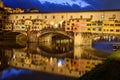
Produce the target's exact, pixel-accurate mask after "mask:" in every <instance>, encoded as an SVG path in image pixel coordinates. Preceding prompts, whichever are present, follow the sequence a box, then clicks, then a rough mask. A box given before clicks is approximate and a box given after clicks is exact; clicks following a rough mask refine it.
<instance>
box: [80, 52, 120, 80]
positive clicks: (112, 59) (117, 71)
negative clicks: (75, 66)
mask: <svg viewBox="0 0 120 80" xmlns="http://www.w3.org/2000/svg"><path fill="white" fill-rule="evenodd" d="M79 80H120V51H116V52H115V53H113V54H112V55H111V56H109V57H108V58H107V59H106V60H105V62H104V63H103V64H101V65H98V66H97V67H96V68H95V69H93V70H92V71H90V72H88V73H87V74H85V75H84V76H82V77H81V78H79Z"/></svg>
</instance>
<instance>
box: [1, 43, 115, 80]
mask: <svg viewBox="0 0 120 80" xmlns="http://www.w3.org/2000/svg"><path fill="white" fill-rule="evenodd" d="M13 44H14V45H13ZM56 45H57V47H61V46H62V47H61V48H56ZM71 45H72V44H70V43H66V44H64V43H63V44H61V43H60V44H55V45H53V46H51V45H47V44H46V45H43V43H42V44H41V43H39V44H38V43H29V44H26V45H21V44H16V43H15V42H13V43H9V44H4V45H2V46H3V47H0V49H1V50H0V51H1V53H2V56H3V57H4V58H6V57H7V61H6V62H5V61H4V58H1V63H2V64H3V62H2V61H4V63H8V62H9V63H10V61H11V60H12V59H13V61H15V58H16V61H17V63H22V67H20V68H24V66H26V65H25V64H27V65H29V64H34V65H35V66H39V65H42V66H47V67H45V68H52V67H50V66H57V67H58V66H61V67H63V68H65V69H68V70H69V71H70V72H71V71H78V72H79V74H80V75H83V74H84V73H86V71H89V70H91V69H92V68H93V67H92V65H93V64H94V65H95V64H96V65H97V64H98V63H101V60H102V59H103V58H106V57H107V56H108V55H110V54H108V53H112V52H113V50H112V45H108V44H107V43H106V45H105V44H103V45H102V43H101V42H99V43H96V44H93V46H92V47H94V48H92V47H91V46H76V47H73V46H71ZM106 46H109V47H108V48H106V49H105V48H104V47H106ZM54 49H55V51H54ZM58 49H59V50H58ZM96 49H97V50H99V51H97V50H96ZM102 49H103V51H102ZM104 50H105V51H104ZM2 59H3V60H2ZM26 59H29V60H30V61H25V60H26ZM91 61H92V62H91ZM81 63H82V64H81ZM87 63H89V66H88V64H87ZM2 64H1V65H2ZM12 64H13V63H12ZM12 64H11V65H12ZM15 64H16V63H15ZM23 64H24V65H23ZM13 65H14V64H13ZM17 65H19V64H17ZM79 66H82V67H83V68H82V69H81V67H79ZM14 67H17V66H15V65H14ZM29 67H30V66H29ZM12 69H13V68H12ZM27 69H28V68H27ZM43 70H44V69H43ZM43 70H42V71H43ZM62 70H63V71H64V69H62ZM13 72H14V71H13ZM15 74H16V73H15ZM20 74H22V73H20ZM2 76H4V74H2ZM1 78H2V77H1Z"/></svg>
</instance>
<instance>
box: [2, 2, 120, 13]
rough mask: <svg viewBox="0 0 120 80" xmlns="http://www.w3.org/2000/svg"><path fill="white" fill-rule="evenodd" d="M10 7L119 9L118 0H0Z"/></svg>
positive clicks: (46, 9)
mask: <svg viewBox="0 0 120 80" xmlns="http://www.w3.org/2000/svg"><path fill="white" fill-rule="evenodd" d="M2 1H3V2H4V4H5V5H6V6H10V7H12V8H17V7H19V8H23V9H25V10H27V9H29V8H35V9H38V10H40V11H41V12H56V11H57V12H62V11H84V10H85V11H88V10H111V9H120V0H2Z"/></svg>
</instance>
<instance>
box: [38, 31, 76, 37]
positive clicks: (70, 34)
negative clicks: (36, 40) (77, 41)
mask: <svg viewBox="0 0 120 80" xmlns="http://www.w3.org/2000/svg"><path fill="white" fill-rule="evenodd" d="M49 33H53V34H61V35H64V36H66V37H68V38H70V39H74V36H73V34H72V33H69V32H65V31H57V30H56V31H54V30H49V31H41V32H39V33H38V34H37V37H40V36H43V35H45V34H49Z"/></svg>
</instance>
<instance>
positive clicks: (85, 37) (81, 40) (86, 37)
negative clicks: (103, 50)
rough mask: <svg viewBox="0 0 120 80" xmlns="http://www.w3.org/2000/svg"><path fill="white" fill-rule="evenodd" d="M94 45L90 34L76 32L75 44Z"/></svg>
mask: <svg viewBox="0 0 120 80" xmlns="http://www.w3.org/2000/svg"><path fill="white" fill-rule="evenodd" d="M80 45H92V39H91V38H90V34H85V33H74V46H80Z"/></svg>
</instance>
